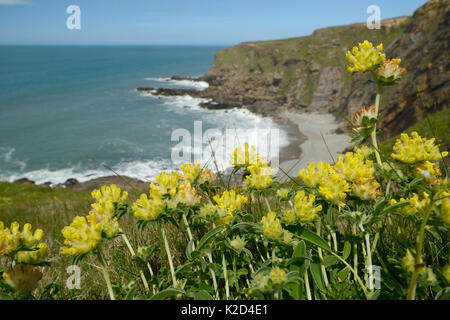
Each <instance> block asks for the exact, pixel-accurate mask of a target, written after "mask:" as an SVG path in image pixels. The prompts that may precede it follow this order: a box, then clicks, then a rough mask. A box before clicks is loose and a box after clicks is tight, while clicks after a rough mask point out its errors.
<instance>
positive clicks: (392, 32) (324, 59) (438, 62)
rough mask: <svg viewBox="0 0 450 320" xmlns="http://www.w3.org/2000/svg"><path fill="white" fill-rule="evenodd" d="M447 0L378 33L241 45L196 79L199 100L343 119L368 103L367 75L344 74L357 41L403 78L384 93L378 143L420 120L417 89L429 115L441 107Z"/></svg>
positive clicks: (341, 31)
mask: <svg viewBox="0 0 450 320" xmlns="http://www.w3.org/2000/svg"><path fill="white" fill-rule="evenodd" d="M449 24H450V1H448V0H430V1H429V2H428V3H426V4H425V5H424V6H423V7H421V8H419V9H418V10H417V11H416V12H415V13H414V15H413V16H412V17H401V18H396V19H389V20H384V21H383V22H382V28H381V29H380V30H369V29H368V28H367V27H366V25H365V24H354V25H348V26H340V27H331V28H326V29H320V30H317V31H315V32H314V33H313V34H312V35H311V36H307V37H301V38H292V39H286V40H275V41H264V42H251V43H242V44H239V45H237V46H234V47H231V48H228V49H225V50H221V51H219V52H218V53H217V55H216V58H215V63H214V66H213V67H212V68H211V69H210V70H209V71H208V72H207V74H206V75H205V76H204V77H203V80H206V81H208V82H209V84H210V87H209V88H208V89H207V90H206V91H204V92H202V96H204V97H207V98H212V99H214V100H215V101H217V102H218V103H223V104H224V105H236V106H242V105H244V106H245V107H246V108H249V109H250V110H252V111H254V112H257V113H260V114H270V115H274V114H276V113H277V111H279V110H280V109H284V108H291V109H298V111H299V112H312V111H315V112H336V111H340V112H342V113H344V114H350V113H352V112H355V111H356V110H357V109H359V108H360V107H361V106H362V105H371V104H373V102H374V100H375V94H374V91H375V88H374V86H375V85H374V84H373V83H370V82H369V81H368V78H369V76H368V75H367V74H364V75H361V74H357V75H353V76H352V75H351V74H350V73H348V72H347V71H346V69H345V66H346V59H345V54H346V52H347V50H349V49H351V47H353V46H354V45H356V44H357V43H358V42H362V41H364V40H369V41H372V42H373V43H374V44H375V43H377V44H378V43H380V42H383V44H384V48H385V52H386V54H387V56H388V57H389V58H396V57H399V58H401V59H402V60H403V62H402V65H403V66H404V67H405V68H406V69H407V74H406V75H405V77H404V78H403V79H402V81H401V82H400V84H399V85H397V86H394V87H390V88H387V89H385V91H384V97H383V100H382V112H383V120H382V121H383V122H384V127H385V132H384V135H385V137H388V136H391V135H393V134H397V133H398V132H399V131H401V130H403V129H404V128H405V127H407V126H409V125H410V124H411V123H413V122H415V121H417V120H420V119H422V118H423V117H424V114H423V112H422V111H421V108H420V105H419V99H418V98H417V90H419V91H420V92H421V95H422V98H423V100H424V102H425V104H427V105H432V106H433V111H435V110H440V109H442V108H445V107H447V106H448V100H449V79H450V69H449V61H450V59H449V50H448V40H449V36H450V30H449Z"/></svg>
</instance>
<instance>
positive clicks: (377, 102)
mask: <svg viewBox="0 0 450 320" xmlns="http://www.w3.org/2000/svg"><path fill="white" fill-rule="evenodd" d="M375 81H376V80H375ZM380 98H381V85H380V84H379V83H378V82H377V96H376V98H375V114H376V117H377V118H378V111H379V109H380ZM371 137H372V144H373V146H374V148H375V157H376V158H377V163H378V164H379V165H380V166H381V158H380V154H379V153H378V143H377V124H376V123H375V125H374V127H373V131H372V133H371Z"/></svg>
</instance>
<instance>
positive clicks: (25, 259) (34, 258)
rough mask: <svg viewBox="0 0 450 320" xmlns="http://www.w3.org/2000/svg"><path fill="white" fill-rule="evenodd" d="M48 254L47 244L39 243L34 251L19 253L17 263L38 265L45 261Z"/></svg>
mask: <svg viewBox="0 0 450 320" xmlns="http://www.w3.org/2000/svg"><path fill="white" fill-rule="evenodd" d="M47 252H48V247H47V244H46V243H39V244H37V245H36V246H35V247H34V248H33V250H27V251H19V252H17V262H19V263H26V264H38V263H40V262H42V261H44V260H45V257H46V256H47Z"/></svg>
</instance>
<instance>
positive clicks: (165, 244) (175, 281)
mask: <svg viewBox="0 0 450 320" xmlns="http://www.w3.org/2000/svg"><path fill="white" fill-rule="evenodd" d="M161 233H162V237H163V239H164V247H165V248H166V253H167V258H168V260H169V267H170V274H171V276H172V283H173V286H174V287H176V286H177V279H176V278H175V270H174V268H173V261H172V255H171V254H170V248H169V242H168V241H167V237H166V231H165V229H164V226H162V225H161Z"/></svg>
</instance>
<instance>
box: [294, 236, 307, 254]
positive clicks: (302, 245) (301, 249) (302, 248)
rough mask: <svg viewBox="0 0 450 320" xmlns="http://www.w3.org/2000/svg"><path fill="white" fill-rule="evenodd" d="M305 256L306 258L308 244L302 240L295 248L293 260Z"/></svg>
mask: <svg viewBox="0 0 450 320" xmlns="http://www.w3.org/2000/svg"><path fill="white" fill-rule="evenodd" d="M304 256H306V244H305V241H303V240H301V241H299V243H298V244H297V246H296V247H295V249H294V253H293V254H292V258H295V257H304Z"/></svg>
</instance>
